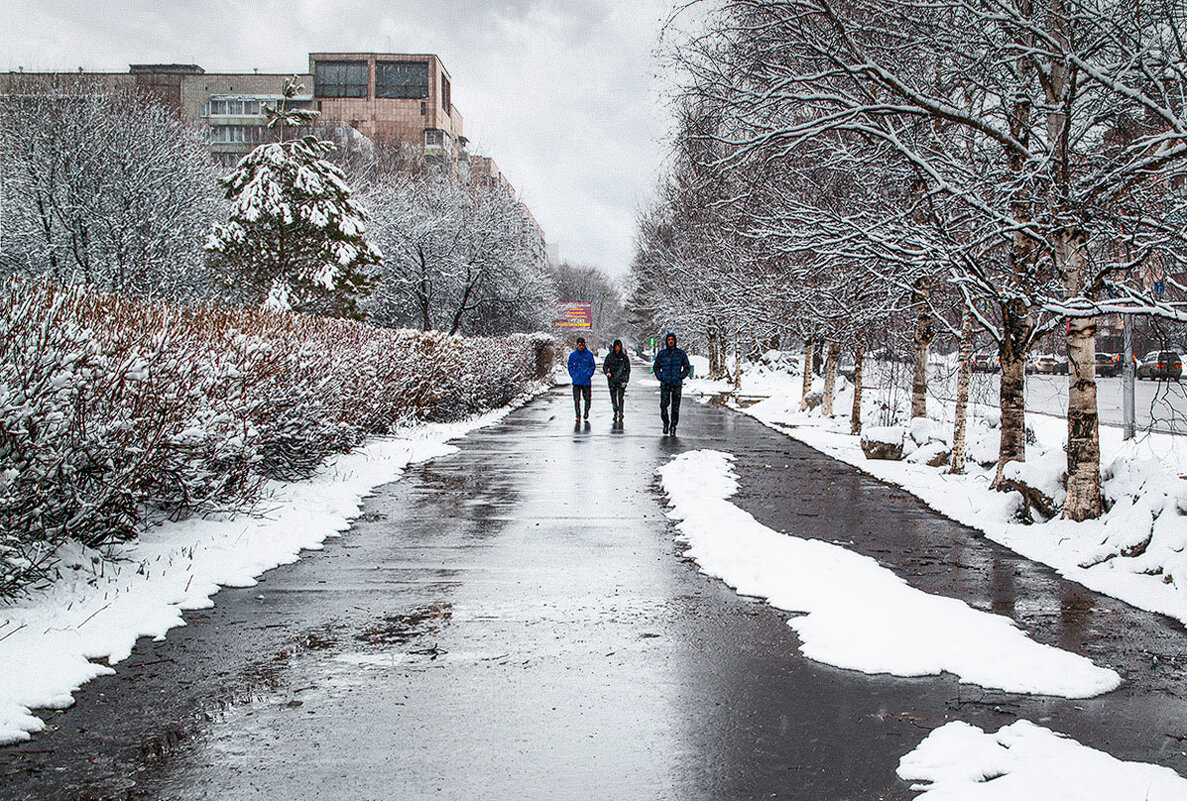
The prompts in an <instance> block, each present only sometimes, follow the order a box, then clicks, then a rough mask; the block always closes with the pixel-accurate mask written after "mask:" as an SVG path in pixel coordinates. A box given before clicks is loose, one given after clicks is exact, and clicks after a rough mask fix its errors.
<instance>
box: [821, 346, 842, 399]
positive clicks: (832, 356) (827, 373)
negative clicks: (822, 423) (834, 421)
mask: <svg viewBox="0 0 1187 801" xmlns="http://www.w3.org/2000/svg"><path fill="white" fill-rule="evenodd" d="M840 355H841V345H840V343H837V342H830V343H828V356H827V357H825V360H824V402H823V403H822V404H821V409H820V412H821V414H823V415H824V416H825V417H832V416H833V395H834V394H835V393H836V390H837V358H838V357H839V356H840Z"/></svg>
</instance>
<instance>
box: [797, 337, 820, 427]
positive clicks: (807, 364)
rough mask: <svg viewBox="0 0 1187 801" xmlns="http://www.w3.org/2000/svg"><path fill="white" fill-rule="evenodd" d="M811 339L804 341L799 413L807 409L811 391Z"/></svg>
mask: <svg viewBox="0 0 1187 801" xmlns="http://www.w3.org/2000/svg"><path fill="white" fill-rule="evenodd" d="M815 344H816V343H814V342H813V341H812V338H811V337H808V338H807V339H805V340H804V384H803V389H802V391H801V393H800V411H801V412H802V411H804V410H805V409H807V408H808V393H809V392H811V391H812V358H813V356H814V355H815V353H816V348H815Z"/></svg>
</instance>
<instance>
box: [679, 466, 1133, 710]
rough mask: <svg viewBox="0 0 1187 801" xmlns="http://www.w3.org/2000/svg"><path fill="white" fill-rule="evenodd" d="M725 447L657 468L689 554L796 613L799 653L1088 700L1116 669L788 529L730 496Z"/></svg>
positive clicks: (1104, 688)
mask: <svg viewBox="0 0 1187 801" xmlns="http://www.w3.org/2000/svg"><path fill="white" fill-rule="evenodd" d="M732 458H733V457H732V456H731V455H729V454H725V453H721V452H720V451H711V450H700V451H692V452H688V453H684V454H682V455H680V456H678V457H676V458H675V459H673V460H672V461H671V462H669V463H668V464H667V465H665V466H663V467H662V468H660V471H659V472H660V474H661V475H662V477H663V485H664V489H665V491H666V492H667V494H668V498H669V503H670V505H671V506H672V511H671V512H670V513H669V516H670V517H671V518H673V519H675V520H678V521H680V522H679V524H678V529H679V531H680V534H681V536H682V537H683V538H684V539H685V540H686V541H687V542H688V546H689V547H688V550H687V551H686V555H687V556H690V557H692V558H693V559H695V560H696V562H697V564H698V565H699V566H700V567H701V569H702V570H703V571H704V572H706V573H708V574H709V575H712V576H716V577H718V578H720V579H722V580H723V581H725V582H726V583H727V584H729V585H730V586H731V587H734V588H735V589H736V590H737V591H738V592H739V593H741V594H743V595H750V596H755V597H759V598H764V599H766V600H768V601H769V602H770V603H771V604H772V605H774V606H776V607H778V608H780V609H785V610H787V611H791V612H802V613H804V614H803V615H802V616H799V617H795V618H793V619H792V620H790V621H789V625H791V627H792V628H794V629H795V630H796V632H797V633H798V634H799V636H800V639H801V640H802V646H801V649H802V651H803V653H804V655H805V656H807V657H809V658H811V659H815V660H817V661H820V662H825V663H828V664H831V665H836V666H838V667H843V668H851V669H855V670H860V671H863V672H866V673H891V674H894V675H896V676H923V675H934V674H938V673H940V672H941V671H947V672H950V673H954V674H956V675H957V676H959V677H960V679H961V680H962V681H966V682H972V683H975V684H979V685H981V686H983V687H991V688H996V689H1001V690H1006V691H1011V692H1023V693H1037V694H1043V695H1059V696H1064V697H1068V698H1084V697H1090V696H1094V695H1099V694H1101V693H1104V692H1108V691H1109V690H1112V689H1114V688H1116V687H1117V686H1118V685H1119V684H1120V682H1121V679H1120V677H1119V676H1118V675H1117V674H1116V673H1115V672H1113V671H1112V670H1107V669H1104V668H1100V667H1097V666H1095V665H1093V664H1092V662H1091V661H1089V660H1087V659H1085V658H1084V657H1081V656H1078V655H1076V654H1072V653H1070V652H1067V651H1063V650H1061V649H1058V648H1054V647H1051V646H1048V645H1042V644H1040V643H1036V642H1035V641H1034V640H1031V639H1030V638H1029V637H1027V636H1026V634H1024V633H1023V632H1022V631H1020V630H1019V629H1018V628H1016V627H1015V626H1014V624H1013V622H1012V621H1011V620H1010V619H1009V618H1006V617H1002V616H1000V615H994V614H990V613H988V612H982V611H979V610H976V609H973V608H972V607H970V606H968V605H967V604H965V603H964V602H963V601H959V600H956V599H952V598H944V597H941V596H936V595H930V594H928V593H925V592H922V591H920V590H917V589H915V588H913V587H911V586H909V585H908V584H907V583H906V582H905V581H903V580H902V579H901V578H899V577H898V576H896V575H895V574H894V573H893V572H891V571H890V570H887V569H886V568H883V567H881V566H880V565H879V564H878V563H877V561H876V560H874V559H871V558H869V557H866V556H862V555H860V554H857V553H854V552H852V551H850V550H847V549H846V548H844V547H843V546H840V545H833V544H830V543H827V542H822V541H820V540H813V539H803V538H800V537H797V536H793V535H792V534H783V533H780V532H777V531H774V530H772V529H769V528H767V527H766V526H764V525H762V524H761V523H759V522H758V521H757V520H755V519H754V518H753V517H752V516H750V515H749V514H748V513H746V512H744V511H743V510H742V509H740V508H738V507H737V506H735V505H734V504H733V503H730V501H729V500H728V498H729V497H730V496H731V495H733V494H734V492H735V491H736V490H737V480H736V478H735V476H734V473H733V470H732V467H731V465H730V461H731V460H732Z"/></svg>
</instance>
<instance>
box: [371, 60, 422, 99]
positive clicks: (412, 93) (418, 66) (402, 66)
mask: <svg viewBox="0 0 1187 801" xmlns="http://www.w3.org/2000/svg"><path fill="white" fill-rule="evenodd" d="M375 96H376V97H394V98H412V99H421V98H426V97H428V96H429V63H428V62H427V61H380V62H378V63H376V65H375Z"/></svg>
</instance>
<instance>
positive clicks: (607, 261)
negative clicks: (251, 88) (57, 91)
mask: <svg viewBox="0 0 1187 801" xmlns="http://www.w3.org/2000/svg"><path fill="white" fill-rule="evenodd" d="M669 6H670V2H669V0H500V1H498V2H484V1H483V0H439V1H436V2H434V1H433V0H425V1H424V2H410V1H409V0H387V1H386V2H375V0H366V2H363V1H362V0H343V1H333V0H284V1H283V2H281V1H280V0H242V1H237V0H108V1H107V2H102V3H98V2H90V1H89V0H69V1H67V2H63V1H62V0H0V20H3V21H4V25H3V28H4V30H3V33H0V68H2V69H4V70H15V69H17V68H18V67H23V68H24V69H25V70H26V71H42V70H49V71H58V70H75V69H78V68H79V67H82V68H84V69H86V70H111V71H121V72H122V71H126V70H127V68H128V65H129V64H133V63H193V64H198V65H200V66H202V67H203V68H205V69H206V70H207V71H208V72H240V71H241V72H250V71H251V69H252V68H258V69H259V70H260V72H280V73H284V72H289V73H292V72H305V71H306V70H307V69H308V53H310V52H319V51H363V52H367V51H380V52H394V53H436V54H437V55H439V56H440V57H441V59H442V61H443V62H444V64H445V67H446V69H448V70H449V72H450V74H451V75H452V76H453V103H454V105H455V106H456V107H457V108H458V110H459V111H461V113H462V116H463V117H464V119H465V128H466V135H467V136H468V137H469V138H470V142H471V145H470V149H471V151H472V152H476V153H481V154H483V155H489V156H492V157H494V159H495V161H496V162H497V163H498V164H499V166H500V168H501V169H502V170H503V172H504V173H505V174H506V175H507V178H508V179H509V180H510V181H511V183H512V184H513V185H514V186H515V188H516V189H517V190H518V191H519V192H520V197H521V198H522V199H523V200H524V201H525V202H526V203H527V204H528V206H529V207H530V208H531V210H532V213H533V214H534V215H535V216H536V219H537V220H538V221H539V223H540V225H541V226H542V227H543V228H544V232H545V236H546V237H547V238H548V241H549V242H550V243H555V244H557V245H559V246H560V255H561V258H562V259H564V260H567V261H573V262H579V263H584V264H592V265H595V266H598V267H601V268H602V269H604V270H606V271H607V272H608V273H610V274H611V275H620V274H621V273H623V272H624V271H625V270H626V268H627V266H628V264H629V262H630V258H631V253H632V248H633V245H632V237H633V234H634V213H635V209H636V207H637V206H638V204H640V203H641V202H644V201H645V200H646V199H647V198H648V197H650V193H651V191H652V188H653V186H654V184H655V180H656V177H657V175H658V172H659V170H660V168H661V163H662V161H663V158H664V153H665V146H664V144H663V141H662V140H663V137H664V136H665V134H666V128H667V123H666V114H665V112H664V110H663V104H662V102H661V101H660V98H659V94H658V87H657V81H656V79H655V78H654V75H655V73H656V71H657V70H656V67H655V65H654V64H653V61H652V50H653V48H654V46H655V44H656V37H657V35H658V32H659V27H660V20H661V18H662V17H663V16H664V14H665V13H666V12H667V10H668V8H669Z"/></svg>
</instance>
